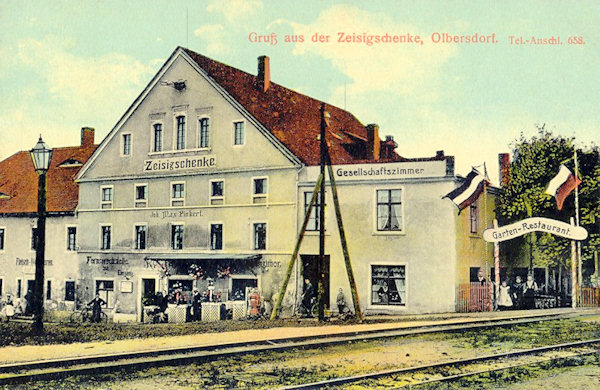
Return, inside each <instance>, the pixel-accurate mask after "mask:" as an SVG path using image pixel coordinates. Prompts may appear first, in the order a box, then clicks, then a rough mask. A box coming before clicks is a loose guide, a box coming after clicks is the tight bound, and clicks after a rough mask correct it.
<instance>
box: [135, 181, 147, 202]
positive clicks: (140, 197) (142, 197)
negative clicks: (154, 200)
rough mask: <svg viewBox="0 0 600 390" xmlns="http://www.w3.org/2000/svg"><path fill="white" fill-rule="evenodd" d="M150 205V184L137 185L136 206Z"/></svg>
mask: <svg viewBox="0 0 600 390" xmlns="http://www.w3.org/2000/svg"><path fill="white" fill-rule="evenodd" d="M147 205H148V185H147V184H136V185H135V207H146V206H147Z"/></svg>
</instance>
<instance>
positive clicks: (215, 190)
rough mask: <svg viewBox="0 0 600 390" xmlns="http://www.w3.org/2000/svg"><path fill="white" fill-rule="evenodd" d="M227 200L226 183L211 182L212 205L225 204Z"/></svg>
mask: <svg viewBox="0 0 600 390" xmlns="http://www.w3.org/2000/svg"><path fill="white" fill-rule="evenodd" d="M224 200H225V181H224V180H211V181H210V204H223V202H224Z"/></svg>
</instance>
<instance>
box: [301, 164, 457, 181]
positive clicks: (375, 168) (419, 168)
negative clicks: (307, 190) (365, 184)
mask: <svg viewBox="0 0 600 390" xmlns="http://www.w3.org/2000/svg"><path fill="white" fill-rule="evenodd" d="M332 168H333V173H334V174H335V180H336V181H350V180H390V179H421V178H431V177H444V176H446V161H445V160H434V161H407V162H396V163H383V164H347V165H334V166H332ZM318 176H319V167H318V166H310V167H308V168H307V172H306V180H308V181H314V180H317V177H318Z"/></svg>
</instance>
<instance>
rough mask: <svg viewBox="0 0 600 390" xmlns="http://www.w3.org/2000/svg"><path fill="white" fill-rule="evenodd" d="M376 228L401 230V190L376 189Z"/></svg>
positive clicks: (379, 229)
mask: <svg viewBox="0 0 600 390" xmlns="http://www.w3.org/2000/svg"><path fill="white" fill-rule="evenodd" d="M377 230H378V231H397V232H399V231H401V230H402V191H401V190H400V189H390V190H377Z"/></svg>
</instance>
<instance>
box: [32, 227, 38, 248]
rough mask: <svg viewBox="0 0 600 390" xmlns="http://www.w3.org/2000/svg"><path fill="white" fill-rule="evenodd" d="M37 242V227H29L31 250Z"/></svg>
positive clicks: (35, 246)
mask: <svg viewBox="0 0 600 390" xmlns="http://www.w3.org/2000/svg"><path fill="white" fill-rule="evenodd" d="M37 244H38V229H37V228H36V227H34V228H31V250H33V251H34V250H36V248H37Z"/></svg>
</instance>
